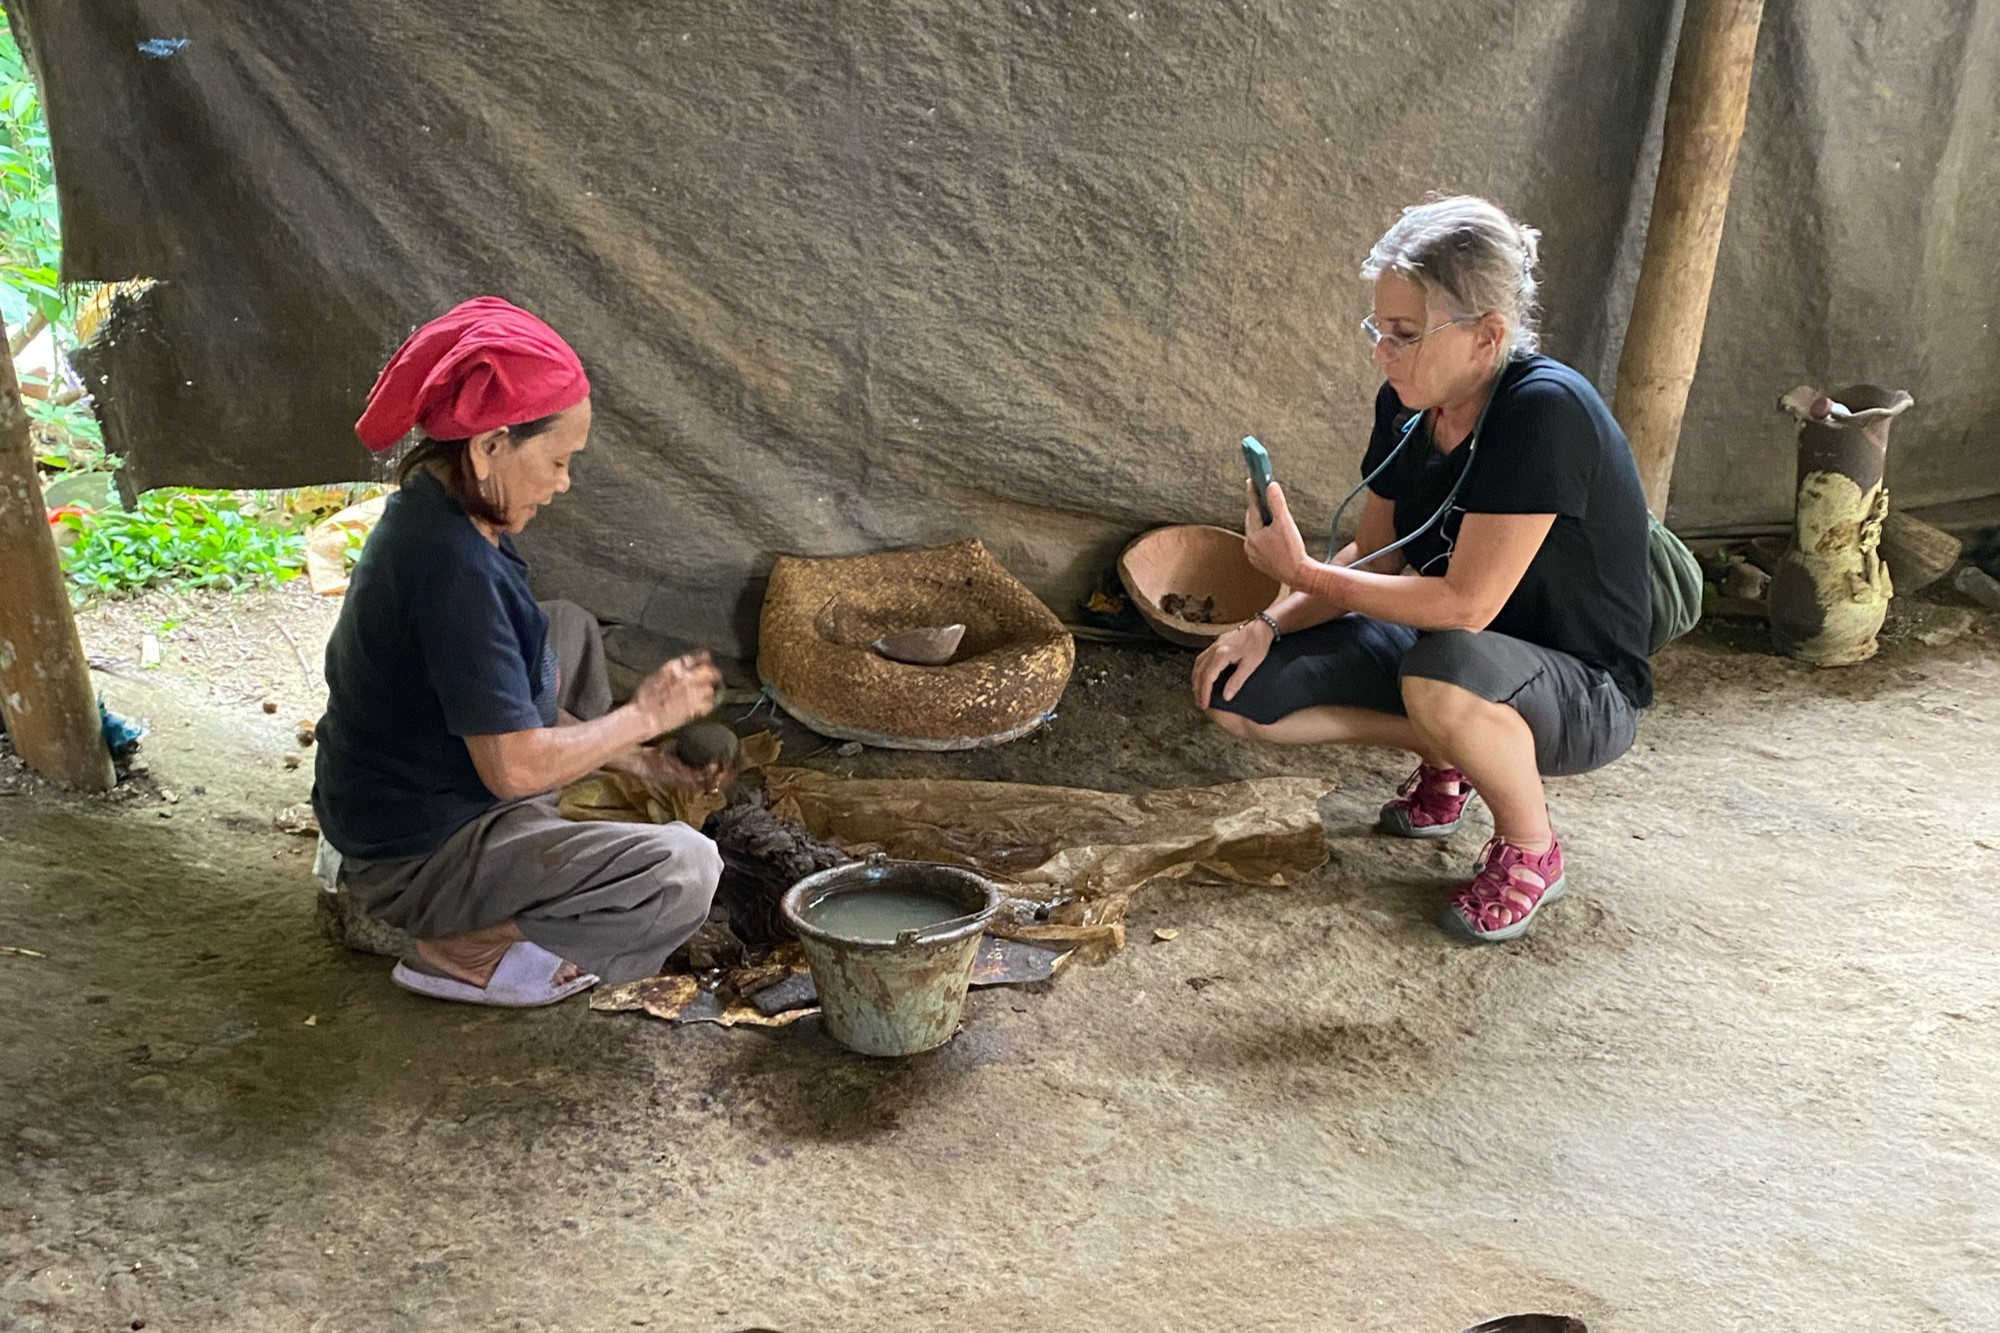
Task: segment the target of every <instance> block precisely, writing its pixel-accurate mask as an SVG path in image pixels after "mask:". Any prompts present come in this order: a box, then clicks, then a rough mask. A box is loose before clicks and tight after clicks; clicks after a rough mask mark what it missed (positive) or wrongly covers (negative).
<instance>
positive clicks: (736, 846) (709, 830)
mask: <svg viewBox="0 0 2000 1333" xmlns="http://www.w3.org/2000/svg"><path fill="white" fill-rule="evenodd" d="M701 831H702V832H703V833H706V834H707V835H708V836H709V837H711V838H713V839H715V848H716V850H717V851H718V852H720V853H721V854H722V882H721V883H720V884H719V885H717V886H716V890H715V906H716V907H717V908H720V909H722V910H723V911H724V912H725V913H726V915H727V916H728V918H729V925H730V929H731V930H732V931H733V932H734V933H735V935H736V938H737V939H739V940H741V941H742V942H743V943H744V944H745V945H747V946H748V947H750V948H752V949H759V948H764V947H766V946H768V945H772V944H777V943H779V942H780V941H783V940H788V939H790V938H791V937H792V931H791V928H790V927H789V926H787V925H786V924H785V920H784V916H783V914H782V913H780V912H779V910H778V904H779V902H780V901H781V900H782V899H783V898H784V896H785V893H786V891H787V890H788V889H790V888H791V887H792V885H794V884H796V883H798V882H799V881H800V880H802V879H804V878H805V877H806V876H807V875H811V874H814V873H816V872H818V871H821V870H831V869H832V868H833V867H834V866H838V865H846V864H847V863H848V862H849V861H852V860H853V859H854V858H853V857H852V856H850V855H848V854H847V853H846V852H844V851H842V850H841V849H840V848H839V847H836V846H835V845H834V844H832V843H830V842H825V841H822V840H821V839H819V838H816V837H814V836H813V835H812V833H811V832H810V831H808V830H807V829H805V828H803V827H801V826H799V825H797V824H794V823H791V822H790V821H788V820H785V819H781V818H779V817H778V816H777V815H775V814H773V813H772V812H771V807H770V793H768V792H767V791H764V790H762V789H761V788H756V787H749V788H745V789H743V790H740V791H738V792H737V793H736V794H735V795H734V796H732V797H731V798H730V801H729V804H728V805H725V806H723V807H722V809H720V810H718V811H716V812H715V813H714V814H713V815H710V816H709V818H708V822H707V823H706V824H704V825H702V830H701Z"/></svg>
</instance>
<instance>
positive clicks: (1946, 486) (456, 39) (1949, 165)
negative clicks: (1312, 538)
mask: <svg viewBox="0 0 2000 1333" xmlns="http://www.w3.org/2000/svg"><path fill="white" fill-rule="evenodd" d="M5 4H6V8H7V10H8V11H9V13H10V15H11V16H12V17H13V19H14V20H15V23H16V29H17V32H19V33H20V34H21V35H22V36H23V38H24V40H25V44H26V45H28V46H29V47H30V50H31V55H32V58H33V60H34V61H35V64H36V67H37V68H38V69H39V71H40V73H41V76H42V78H43V84H44V89H45V94H46V103H47V107H48V114H49V120H50V125H51V130H52V133H53V136H54V144H55V160H56V167H57V174H58V178H59V181H60V188H61V196H62V203H63V211H64V224H65V243H66V247H67V254H66V260H65V264H66V274H67V276H68V277H69V278H71V279H78V280H82V279H92V280H111V279H130V278H150V279H153V280H155V281H156V282H157V283H158V284H159V285H157V286H155V287H153V288H152V289H150V291H149V292H148V293H147V294H146V295H145V296H144V297H142V298H138V299H136V300H128V301H122V302H121V303H120V313H119V315H118V317H117V318H115V319H114V320H113V321H111V323H110V324H109V325H108V326H107V328H106V329H105V331H104V332H103V334H102V335H101V339H102V341H101V344H100V345H99V346H98V347H97V348H96V349H95V352H94V355H93V356H92V357H91V358H90V359H89V361H88V368H89V372H90V374H91V375H92V376H93V386H94V387H95V388H96V389H97V391H98V393H99V403H100V410H101V412H102V415H103V417H104V421H105V427H106V433H107V436H108V438H109V441H110V443H111V445H112V447H113V448H115V449H116V450H118V451H119V452H120V453H122V454H124V455H125V456H126V458H127V459H128V466H129V472H130V478H131V479H132V480H133V481H135V482H136V483H137V484H138V485H141V486H148V485H156V484H165V483H181V484H199V485H216V486H278V485H293V484H301V483H308V482H325V481H332V480H336V479H352V478H360V477H364V476H366V475H368V474H369V469H370V464H371V460H370V459H368V458H367V457H366V456H365V455H364V453H363V452H362V450H361V449H360V447H359V446H358V445H357V444H356V443H355V441H354V439H353V437H352V434H351V432H350V427H351V423H352V422H353V420H354V418H355V416H356V415H357V414H358V413H359V411H360V407H361V404H362V401H363V398H364V396H365V394H366V391H367V389H368V386H369V384H370V382H371V379H372V377H373V375H374V372H375V370H376V368H377V367H378V365H379V364H380V363H381V361H382V360H383V359H384V358H385V356H386V355H387V354H388V352H389V351H390V350H391V349H392V348H393V347H394V346H395V345H396V343H397V342H398V341H400V340H401V338H402V337H404V336H405V335H406V334H407V333H408V332H409V330H410V329H411V328H412V327H413V326H414V325H416V324H417V323H419V322H421V321H422V320H424V319H426V318H428V317H430V316H432V315H434V314H436V313H438V312H439V311H441V310H443V309H445V308H447V307H448V306H450V305H451V304H453V303H454V302H456V301H458V300H460V299H462V298H465V297H468V296H472V295H475V294H479V293H485V292H493V293H498V294H500V295H504V296H507V297H510V298H512V299H514V300H516V301H519V302H522V303H523V304H526V305H528V306H529V307H531V308H533V309H535V310H536V311H538V312H539V313H541V314H542V315H544V316H545V317H546V318H547V319H549V320H550V321H551V322H552V323H554V324H555V325H556V326H557V327H558V328H559V329H561V330H562V331H563V332H564V333H566V334H567V335H568V336H569V338H570V339H571V340H572V341H573V342H574V343H575V344H576V346H577V348H578V350H579V351H580V352H581V353H582V355H583V358H584V360H585V361H586V362H587V363H588V365H589V367H590V370H591V375H592V378H593V380H594V382H595V384H596V386H597V392H596V408H597V423H598V424H597V429H596V434H595V438H594V441H593V444H592V446H591V449H590V452H589V453H588V454H587V455H586V456H585V458H584V460H583V461H582V462H581V463H580V465H579V466H578V468H577V470H576V486H575V489H574V490H573V491H572V492H571V493H570V494H569V495H568V496H567V497H566V498H565V499H564V500H563V502H561V503H559V504H557V505H556V506H554V507H553V508H552V509H550V510H549V511H548V512H547V513H546V514H544V515H543V516H542V517H541V518H539V519H538V520H537V522H536V524H535V526H534V527H533V528H532V529H531V530H530V531H529V532H528V534H527V536H526V540H525V541H524V543H523V545H524V548H525V550H526V552H527V554H528V555H529V557H530V559H531V561H532V562H533V563H534V566H535V569H536V571H537V579H538V583H539V586H540V590H541V592H542V593H543V595H545V596H563V597H570V598H574V599H575V600H577V601H579V602H581V603H583V604H584V605H585V606H587V607H589V608H590V609H591V610H592V611H594V612H596V613H597V614H598V615H599V616H600V617H603V618H605V619H607V620H611V621H616V622H622V623H626V624H630V625H637V626H645V627H649V628H651V629H654V630H659V631H665V632H670V633H673V634H676V635H681V636H684V637H690V638H698V639H704V640H707V641H710V642H714V643H716V644H717V645H718V646H720V647H722V648H724V649H726V650H731V651H741V650H742V649H743V648H744V646H745V642H744V641H745V639H746V638H747V637H748V635H749V634H750V633H751V632H752V631H753V630H754V626H755V612H756V605H757V598H758V595H759V589H760V580H761V577H762V575H763V572H764V571H765V570H767V569H768V568H769V564H770V561H771V560H772V558H773V557H774V556H775V555H777V554H778V553H781V552H794V553H801V554H814V555H831V554H846V553H853V552H859V551H865V550H873V549H880V548H883V547H890V546H907V545H916V544H930V543H939V542H944V541H948V540H953V539H957V538H962V537H968V536H976V537H979V538H981V539H983V540H984V541H985V542H986V543H987V544H988V545H989V547H991V548H992V549H993V551H994V552H995V553H996V554H997V555H998V556H999V557H1000V558H1001V560H1002V561H1003V562H1004V563H1005V564H1007V565H1008V566H1009V567H1010V568H1011V569H1013V570H1014V571H1015V572H1016V573H1017V574H1019V575H1020V576H1021V577H1022V578H1023V579H1024V580H1026V581H1027V582H1028V583H1029V584H1030V585H1031V586H1032V587H1034V588H1035V589H1036V591H1037V592H1038V593H1040V594H1041V595H1042V596H1043V597H1044V598H1045V599H1046V600H1048V601H1049V602H1050V604H1051V605H1052V606H1054V607H1056V608H1057V609H1058V611H1060V612H1063V613H1064V614H1067V613H1068V612H1069V609H1070V607H1071V606H1072V605H1073V603H1074V601H1075V599H1076V598H1077V597H1078V596H1079V595H1081V594H1082V592H1083V591H1084V590H1085V588H1086V586H1087V585H1088V584H1089V582H1090V581H1091V580H1092V579H1093V578H1095V577H1096V576H1097V575H1098V574H1099V572H1101V571H1102V570H1103V569H1105V568H1106V567H1107V566H1108V565H1109V564H1110V562H1111V561H1112V559H1113V558H1114V556H1115V554H1116V552H1117V550H1118V549H1119V547H1120V546H1121V545H1122V543H1123V542H1124V541H1126V540H1127V539H1128V538H1129V537H1131V536H1132V535H1133V534H1135V533H1136V532H1138V531H1140V530H1142V529H1144V528H1146V527H1148V526H1150V525H1153V524H1156V523H1160V522H1167V521H1192V520H1201V521H1219V522H1224V523H1229V524H1232V525H1233V524H1235V523H1237V522H1239V521H1240V512H1241V495H1242V491H1241V482H1240V476H1239V462H1238V459H1237V455H1236V451H1235V441H1236V439H1237V438H1238V437H1239V436H1241V435H1243V434H1244V433H1246V432H1249V433H1254V434H1256V435H1258V436H1260V437H1261V438H1262V439H1264V440H1265V441H1266V443H1268V444H1269V445H1270V446H1271V448H1272V451H1273V454H1274V456H1275V459H1276V462H1277V470H1278V473H1279V476H1280V477H1281V478H1282V479H1284V480H1286V481H1287V482H1288V483H1289V484H1290V486H1291V488H1292V494H1293V496H1294V508H1295V509H1296V510H1298V511H1299V512H1300V513H1301V515H1302V518H1303V519H1304V520H1305V521H1306V522H1307V523H1308V524H1313V523H1320V522H1324V521H1325V520H1326V518H1327V516H1328V515H1329V513H1330V510H1331V508H1332V505H1333V502H1334V501H1335V500H1336V499H1337V498H1338V496H1339V495H1340V494H1341V493H1342V492H1344V491H1345V489H1346V488H1347V486H1348V485H1349V484H1350V482H1351V480H1352V478H1353V476H1354V470H1355V464H1356V462H1357V460H1358V458H1359V455H1360V451H1361V449H1362V446H1363V443H1364V435H1365V431H1366V427H1367V423H1368V421H1369V410H1370V403H1371V400H1372V395H1373V391H1374V387H1375V384H1376V380H1375V377H1374V375H1373V373H1372V369H1371V367H1370V364H1369V361H1368V358H1367V356H1366V347H1365V345H1364V344H1363V343H1362V341H1361V339H1360V337H1359V335H1358V333H1357V332H1356V331H1355V323H1356V321H1357V320H1359V319H1360V317H1361V316H1362V315H1364V314H1366V313H1367V311H1368V309H1369V297H1368V293H1367V291H1366V290H1365V289H1364V288H1363V286H1362V285H1361V284H1360V283H1359V282H1358V281H1357V280H1356V278H1355V270H1356V267H1357V265H1358V263H1359V261H1360V259H1361V258H1362V256H1363V255H1364V254H1365V252H1366V251H1367V249H1368V247H1369V245H1370V244H1371V243H1372V242H1373V240H1374V239H1375V238H1376V237H1377V236H1378V235H1379V234H1380V232H1381V231H1382V229H1383V228H1384V226H1385V225H1386V224H1387V223H1388V222H1389V221H1391V220H1392V219H1393V218H1394V216H1395V214H1396V211H1397V209H1398V207H1399V206H1400V205H1401V204H1403V203H1406V202H1409V201H1412V200H1415V199H1417V198H1419V197H1421V196H1422V195H1423V194H1425V193H1426V192H1427V191H1431V190H1434V189H1440V188H1443V189H1462V190H1472V191H1479V192H1483V193H1487V194H1490V195H1492V196H1494V197H1495V198H1497V199H1499V200H1501V201H1502V202H1504V203H1505V204H1507V205H1508V206H1510V207H1511V208H1513V209H1515V210H1516V211H1517V212H1518V213H1519V214H1521V215H1522V216H1524V217H1525V218H1527V219H1528V220H1530V221H1531V222H1533V223H1535V224H1537V225H1539V226H1541V227H1542V228H1543V229H1544V231H1545V233H1546V237H1545V243H1544V255H1545V265H1544V278H1545V291H1546V307H1547V314H1546V327H1547V345H1548V348H1549V350H1550V351H1552V352H1553V353H1555V354H1556V355H1558V356H1561V357H1563V358H1565V359H1567V360H1570V361H1572V362H1573V363H1575V364H1577V365H1578V366H1580V367H1581V368H1583V369H1584V370H1585V371H1586V373H1589V374H1591V375H1592V376H1594V377H1595V378H1596V379H1597V381H1598V382H1599V384H1600V385H1606V386H1608V385H1609V383H1610V380H1611V378H1612V376H1613V372H1614V370H1615V366H1616V358H1617V350H1618V348H1617V343H1618V337H1619V331H1620V330H1621V329H1622V328H1623V326H1624V322H1625V317H1626V313H1627V310H1628V307H1629V301H1630V293H1631V290H1632V285H1633V281H1634V278H1635V266H1636V262H1637V257H1638V254H1639V249H1640V245H1641V243H1642V240H1643V229H1644V224H1645V219H1646V213H1647V208H1648V206H1649V202H1650V197H1651V188H1652V170H1653V163H1654V162H1655V161H1656V159H1657V139H1658V132H1659V130H1658V126H1659V120H1660V114H1661V107H1662V105H1663V102H1664V95H1665V84H1666V77H1667V73H1668V71H1669V68H1670V64H1671V55H1672V47H1673V43H1674V39H1675V35H1676V32H1677V25H1678V8H1677V6H1676V5H1675V4H1673V3H1671V0H1404V2H1403V3H1397V4H1377V3H1372V2H1362V0H1354V2H1351V3H1348V2H1343V0H1315V2H1314V3H1283V2H1281V0H1255V2H1251V3H1234V4H1213V3H1199V4H1197V3H1186V2H1183V3H1174V4H1155V3H1150V2H1149V0H1120V3H1116V4H1111V3H1096V4H1091V3H1075V2H1070V0H1064V2H1062V3H1056V2H1054V0H1007V3H991V4H956V5H937V4H931V3H918V0H874V2H872V3H862V2H861V0H487V2H485V3H479V4H472V3H464V2H454V3H447V2H445V0H345V2H344V3H342V4H339V5H273V4H269V3H263V2H262V0H234V2H233V3H225V2H223V0H94V2H93V3H91V4H89V5H81V4H76V3H73V2H72V0H5ZM1996 70H2000V0H1907V2H1906V3H1898V4H1887V3H1882V2H1881V0H1770V2H1769V4H1768V6H1767V13H1766V17H1765V24H1764V32H1763V36H1762V39H1761V42H1760V49H1759V57H1758V67H1757V72H1756V82H1755V86H1754V90H1753V94H1752V105H1751V109H1750V116H1749V128H1748V131H1747V135H1746V139H1745V143H1744V148H1743V154H1742V160H1741V162H1740V164H1739V166H1738V169H1737V173H1736V178H1735V192H1734V196H1733V198H1732V201H1731V204H1730V211H1729V220H1728V227H1727V232H1726V235H1725V238H1724V243H1723V248H1722V256H1721V267H1720V271H1719V273H1718V276H1717V283H1716V296H1715V300H1714V302H1713V308H1712V313H1711V318H1710V321H1709V326H1708V327H1709V333H1708V342H1707V347H1706V351H1705V354H1704V357H1703V360H1702V365H1701V371H1700V374H1699V376H1698V378H1697V380H1696V382H1695V386H1694V393H1693V399H1692V403H1691V406H1690V410H1689V413H1688V417H1687V426H1686V432H1685V435H1684V438H1683V442H1682V446H1681V451H1680V462H1679V468H1678V472H1677V474H1676V477H1675V484H1674V492H1673V506H1672V511H1671V518H1672V519H1673V521H1674V522H1675V523H1676V524H1677V525H1679V526H1680V527H1682V528H1683V529H1684V530H1689V531H1703V530H1708V531H1714V530H1722V529H1738V530H1741V529H1747V528H1754V527H1757V526H1759V525H1765V524H1773V523H1782V522H1784V521H1786V520H1787V518H1788V516H1789V507H1790V493H1791V486H1792V470H1793V454H1792V445H1791V438H1792V435H1791V428H1790V426H1789V424H1788V422H1787V421H1786V420H1785V419H1784V418H1782V417H1781V416H1780V415H1779V414H1778V412H1777V411H1776V410H1775V408H1774V406H1773V404H1774V402H1775V399H1776V397H1777V395H1778V394H1779V393H1780V392H1782V391H1783V390H1785V389H1787V388H1789V387H1791V386H1792V385H1795V384H1799V383H1802V382H1811V383H1830V384H1842V383H1847V382H1852V381H1854V380H1861V379H1866V380H1873V381H1876V382H1879V383H1883V384H1887V385H1890V386H1893V387H1897V388H1905V389H1908V390H1909V391H1910V392H1911V393H1913V394H1914V395H1915V397H1916V399H1917V403H1918V407H1917V410H1916V411H1915V412H1913V413H1911V414H1910V415H1909V416H1908V417H1907V418H1906V419H1905V420H1904V421H1902V422H1899V423H1898V425H1897V429H1896V442H1895V453H1894V460H1893V463H1892V467H1891V482H1892V485H1893V487H1894V488H1895V493H1896V497H1897V500H1898V503H1900V504H1902V505H1904V506H1906V507H1923V506H1936V505H1942V504H1947V503H1949V502H1955V501H1965V500H1968V499H1971V498H1974V497H1980V496H1988V495H1991V494H1993V493H1994V492H1996V491H2000V466H1996V464H1995V462H1994V459H1993V446H1994V442H1995V441H1994V436H1995V433H1996V423H2000V333H1996V330H1995V329H1994V327H1993V324H1992V320H1991V311H1992V310H1993V308H1994V307H1995V306H1996V304H2000V247H1996V246H1995V245H1994V244H1993V240H1992V238H1993V234H1994V232H1995V230H1996V226H2000V154H1996V153H1994V152H1993V151H1992V150H1993V144H1994V142H1995V130H1996V120H2000V77H1996Z"/></svg>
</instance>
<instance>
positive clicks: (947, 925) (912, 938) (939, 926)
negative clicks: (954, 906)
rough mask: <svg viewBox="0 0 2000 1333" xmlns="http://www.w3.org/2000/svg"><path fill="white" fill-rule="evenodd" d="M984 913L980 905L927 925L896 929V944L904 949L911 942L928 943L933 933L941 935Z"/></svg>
mask: <svg viewBox="0 0 2000 1333" xmlns="http://www.w3.org/2000/svg"><path fill="white" fill-rule="evenodd" d="M985 914H986V909H985V908H983V907H982V908H980V909H979V910H978V911H976V912H966V913H964V914H963V915H960V916H954V917H948V918H946V919H945V920H943V921H933V922H931V923H930V924H929V925H928V926H920V927H918V928H916V929H914V930H903V931H898V932H897V933H896V944H897V946H898V947H899V948H904V949H907V948H909V947H910V946H911V945H912V944H928V943H929V942H930V939H931V937H932V935H933V934H939V935H941V934H944V933H945V932H947V931H951V930H956V929H958V927H960V926H962V925H964V924H965V923H966V922H968V921H975V920H977V919H978V918H980V917H981V916H984V915H985Z"/></svg>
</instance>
